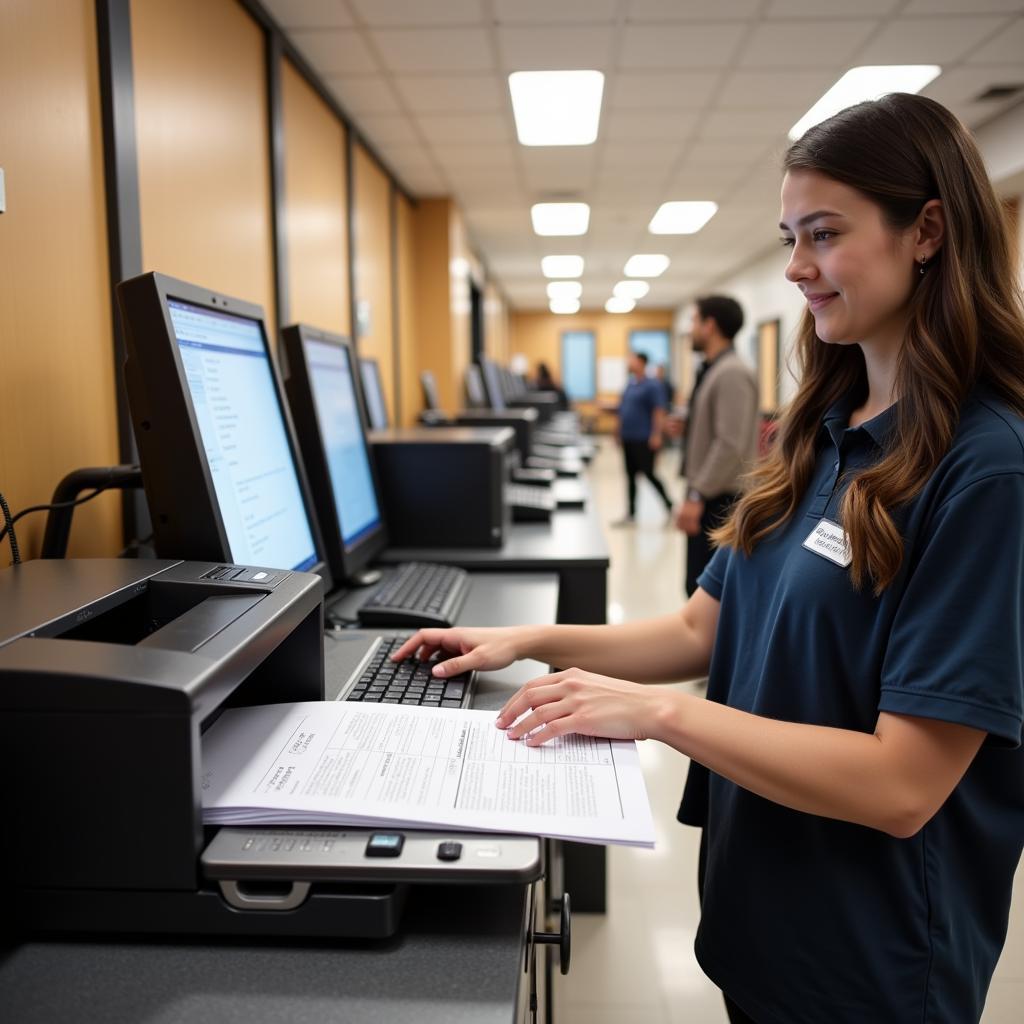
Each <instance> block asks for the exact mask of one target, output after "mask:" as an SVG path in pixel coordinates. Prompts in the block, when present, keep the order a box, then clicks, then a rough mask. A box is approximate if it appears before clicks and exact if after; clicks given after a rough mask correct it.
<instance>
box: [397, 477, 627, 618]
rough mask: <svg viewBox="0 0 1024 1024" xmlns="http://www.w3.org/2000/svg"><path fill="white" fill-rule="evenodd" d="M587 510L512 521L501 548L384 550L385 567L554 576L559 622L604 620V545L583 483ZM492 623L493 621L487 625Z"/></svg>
mask: <svg viewBox="0 0 1024 1024" xmlns="http://www.w3.org/2000/svg"><path fill="white" fill-rule="evenodd" d="M580 486H581V487H583V488H585V489H586V491H587V503H586V507H585V508H582V509H558V510H557V511H556V512H554V513H553V514H552V516H551V522H550V523H512V524H511V525H510V526H509V528H508V530H507V531H506V535H505V536H506V539H505V543H504V545H503V546H502V547H500V548H388V549H387V550H385V551H384V552H383V553H382V555H381V556H380V561H381V562H384V563H394V562H447V563H448V564H450V565H459V566H462V567H463V568H466V569H473V570H490V571H492V572H493V571H501V572H506V573H511V572H517V573H518V572H545V571H546V572H557V573H558V579H559V587H558V619H557V621H558V622H564V623H578V624H583V625H596V624H601V623H603V622H605V621H607V603H608V589H607V586H608V584H607V576H608V563H609V554H608V544H607V543H606V541H605V538H604V530H603V528H602V526H601V518H600V516H599V514H598V510H597V507H596V503H595V502H594V500H593V498H592V497H591V496H590V494H589V486H588V485H587V483H586V481H580ZM491 625H497V623H493V622H492V623H491Z"/></svg>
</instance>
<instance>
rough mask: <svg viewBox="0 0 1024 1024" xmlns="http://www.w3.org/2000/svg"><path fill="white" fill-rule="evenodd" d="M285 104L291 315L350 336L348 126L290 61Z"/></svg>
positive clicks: (283, 96) (284, 72)
mask: <svg viewBox="0 0 1024 1024" xmlns="http://www.w3.org/2000/svg"><path fill="white" fill-rule="evenodd" d="M281 106H282V109H283V120H284V149H285V168H284V196H285V198H284V202H285V217H284V224H285V229H284V230H285V238H284V244H285V252H286V253H287V260H288V304H289V307H290V308H289V310H288V319H289V320H290V321H291V322H292V323H305V324H309V325H311V326H313V327H319V328H321V329H323V330H325V331H334V332H335V333H337V334H350V333H351V310H350V307H349V287H348V273H349V252H348V209H347V203H348V180H347V177H346V170H345V126H344V125H343V124H342V123H341V122H340V121H339V120H338V119H337V118H336V117H335V116H334V114H333V112H332V111H331V110H330V108H329V107H328V106H327V104H326V103H324V101H323V100H322V99H321V98H320V97H319V96H318V95H317V94H316V92H315V91H314V90H313V88H312V86H310V85H309V83H308V82H307V81H306V80H305V79H304V78H303V77H302V76H301V75H300V74H299V72H298V71H296V69H295V67H294V65H293V64H292V63H291V62H290V61H287V60H286V61H284V62H283V66H282V69H281Z"/></svg>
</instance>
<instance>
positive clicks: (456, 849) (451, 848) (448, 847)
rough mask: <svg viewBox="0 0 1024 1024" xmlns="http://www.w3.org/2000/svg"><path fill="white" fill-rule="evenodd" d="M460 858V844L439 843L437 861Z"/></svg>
mask: <svg viewBox="0 0 1024 1024" xmlns="http://www.w3.org/2000/svg"><path fill="white" fill-rule="evenodd" d="M461 856H462V843H455V842H446V843H439V844H438V847H437V859H438V860H458V859H459V858H460V857H461Z"/></svg>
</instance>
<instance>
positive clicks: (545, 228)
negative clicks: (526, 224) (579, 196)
mask: <svg viewBox="0 0 1024 1024" xmlns="http://www.w3.org/2000/svg"><path fill="white" fill-rule="evenodd" d="M530 219H531V220H532V221H533V230H534V231H535V232H536V233H537V234H538V235H585V234H586V233H587V228H588V227H589V226H590V207H589V206H587V204H586V203H536V204H534V205H533V206H531V207H530Z"/></svg>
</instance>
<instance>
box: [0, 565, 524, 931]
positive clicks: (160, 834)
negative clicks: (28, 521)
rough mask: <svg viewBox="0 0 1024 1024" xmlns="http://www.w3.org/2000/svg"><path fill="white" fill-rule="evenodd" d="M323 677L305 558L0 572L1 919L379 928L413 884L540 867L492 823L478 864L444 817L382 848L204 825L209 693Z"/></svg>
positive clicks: (357, 833) (320, 684)
mask: <svg viewBox="0 0 1024 1024" xmlns="http://www.w3.org/2000/svg"><path fill="white" fill-rule="evenodd" d="M352 635H354V636H355V637H358V634H357V633H353V634H352ZM352 646H353V647H354V648H358V643H356V644H354V645H352ZM328 664H330V663H328ZM329 674H330V670H328V675H329ZM324 693H325V661H324V633H323V611H322V581H321V580H320V578H319V577H318V576H315V575H312V574H308V573H301V572H291V571H284V570H280V569H268V568H259V567H252V566H233V565H224V564H218V563H215V562H193V561H178V560H129V559H81V560H74V559H72V560H36V561H31V562H25V563H22V564H19V565H15V566H12V567H11V568H9V569H5V570H2V571H0V743H2V748H3V750H4V752H5V754H6V756H7V758H8V764H9V766H11V767H9V769H8V771H9V773H10V775H9V780H8V787H7V794H6V797H5V801H4V804H5V806H4V811H5V820H6V825H7V827H6V829H5V840H4V843H3V844H2V852H0V862H2V864H3V867H4V868H5V869H6V870H5V874H4V877H5V878H6V879H8V884H9V886H10V887H11V889H12V890H13V892H12V893H11V895H13V899H9V900H8V903H7V906H6V907H5V911H4V915H3V919H4V928H5V930H6V931H8V932H9V933H10V935H12V936H15V935H17V936H22V935H27V934H38V933H62V934H68V933H76V932H77V933H96V932H121V933H147V932H148V933H154V932H155V933H160V934H208V935H236V936H307V937H308V936H332V937H360V938H377V937H384V936H387V935H390V934H392V933H393V932H394V931H395V930H396V929H397V927H398V922H399V918H400V914H401V910H402V905H403V902H404V899H405V895H406V892H407V890H408V886H409V884H410V883H415V882H436V883H442V884H443V883H454V882H458V883H462V882H486V883H491V882H497V883H501V882H512V881H514V882H518V883H528V882H531V881H533V880H535V879H536V878H538V877H539V876H540V875H541V862H540V849H539V843H538V841H537V840H536V839H535V838H532V837H508V839H509V840H510V841H506V839H505V838H503V839H502V842H501V844H500V847H501V857H499V858H492V859H491V860H490V861H489V862H488V863H487V867H486V870H483V869H482V868H481V870H480V871H478V872H474V870H473V868H472V865H471V864H469V863H467V861H468V858H467V859H466V860H464V861H460V862H455V863H446V862H444V861H442V860H440V859H438V857H437V856H436V855H435V854H436V849H437V843H438V841H439V840H440V841H444V840H450V839H451V838H452V837H451V834H450V833H449V834H443V835H442V834H432V833H429V832H422V833H421V832H416V833H415V834H413V833H412V832H410V834H409V836H408V837H407V839H408V841H407V842H406V843H405V848H406V849H405V852H403V854H402V857H401V858H399V859H397V860H390V861H382V860H380V859H375V858H367V857H366V856H364V850H368V848H369V847H368V840H367V836H368V832H367V831H365V830H360V829H342V830H338V829H333V830H332V829H319V828H308V829H302V830H294V829H264V828H252V829H245V828H239V827H228V828H216V827H210V826H204V824H203V814H202V791H203V767H202V757H201V754H202V751H201V738H202V735H203V732H204V731H205V730H206V729H207V728H208V727H209V726H210V725H212V723H213V722H214V721H215V720H216V719H217V717H218V715H219V714H220V713H221V711H222V709H224V708H227V707H230V706H234V705H240V706H245V705H256V704H270V703H279V702H285V701H304V700H322V699H323V698H324ZM11 768H13V771H12V770H11ZM455 838H456V839H459V840H461V841H462V842H464V843H467V844H472V843H473V842H474V841H476V840H475V838H474V836H472V835H466V834H457V835H456V836H455ZM483 838H484V840H486V841H489V842H491V843H492V844H493V841H494V837H493V836H492V837H483ZM482 864H483V862H482V861H481V865H482Z"/></svg>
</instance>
